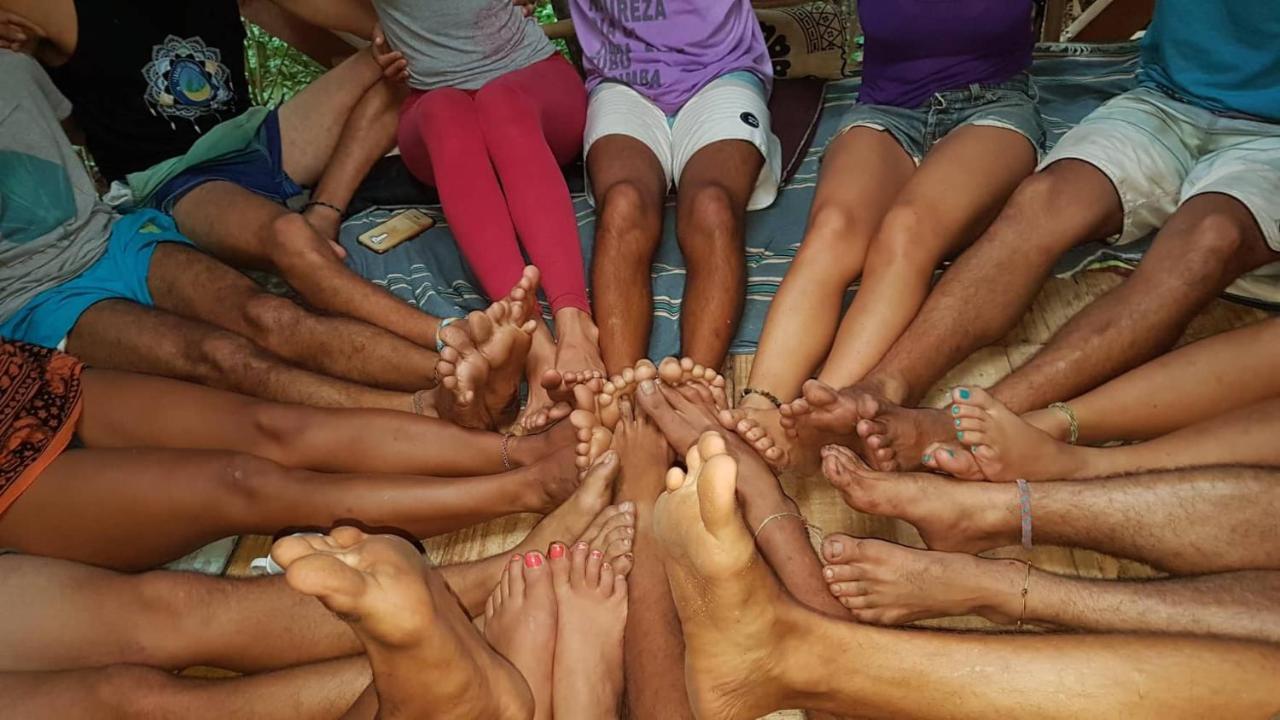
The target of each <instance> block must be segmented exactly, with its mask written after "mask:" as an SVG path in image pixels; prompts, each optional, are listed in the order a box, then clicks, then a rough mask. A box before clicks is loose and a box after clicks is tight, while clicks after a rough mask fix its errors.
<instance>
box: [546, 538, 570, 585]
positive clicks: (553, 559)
mask: <svg viewBox="0 0 1280 720" xmlns="http://www.w3.org/2000/svg"><path fill="white" fill-rule="evenodd" d="M547 565H548V566H549V567H550V568H551V582H552V583H553V584H554V585H555V587H556V589H557V590H564V589H565V588H567V587H568V586H569V568H570V562H569V558H568V548H566V547H565V546H564V543H558V542H554V543H551V547H549V548H547Z"/></svg>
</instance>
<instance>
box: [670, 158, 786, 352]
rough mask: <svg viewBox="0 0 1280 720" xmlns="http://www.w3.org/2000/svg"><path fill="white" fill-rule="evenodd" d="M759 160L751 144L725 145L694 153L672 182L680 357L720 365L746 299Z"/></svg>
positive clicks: (760, 164)
mask: <svg viewBox="0 0 1280 720" xmlns="http://www.w3.org/2000/svg"><path fill="white" fill-rule="evenodd" d="M763 164H764V158H763V157H761V155H760V151H759V150H758V149H756V147H755V146H754V145H751V144H750V143H747V142H745V141H742V140H722V141H718V142H714V143H712V144H710V145H707V146H705V147H703V148H702V149H700V150H698V152H697V153H695V154H694V155H693V157H692V158H690V159H689V162H688V163H687V164H686V165H685V166H684V172H683V173H682V174H681V175H680V178H679V180H678V181H677V187H678V190H677V193H676V238H677V239H678V240H679V242H680V251H681V252H682V253H683V254H684V260H685V266H686V271H687V273H688V275H687V278H686V280H685V297H684V304H683V306H682V307H683V313H682V314H681V317H680V338H681V341H680V342H681V354H682V355H684V356H685V357H690V358H693V359H694V360H695V361H696V362H698V363H701V364H702V365H705V366H707V367H712V368H719V367H721V366H722V365H723V364H724V358H725V355H726V354H727V353H728V352H729V342H730V341H731V340H732V339H733V335H734V333H735V332H737V329H738V320H739V319H740V318H741V316H742V306H743V303H744V302H745V299H746V282H747V275H746V273H747V271H746V257H745V248H744V246H743V242H744V234H745V232H746V214H747V201H748V200H749V199H750V198H751V193H752V192H753V191H754V190H755V186H756V179H757V178H758V177H759V175H760V167H761V166H762V165H763Z"/></svg>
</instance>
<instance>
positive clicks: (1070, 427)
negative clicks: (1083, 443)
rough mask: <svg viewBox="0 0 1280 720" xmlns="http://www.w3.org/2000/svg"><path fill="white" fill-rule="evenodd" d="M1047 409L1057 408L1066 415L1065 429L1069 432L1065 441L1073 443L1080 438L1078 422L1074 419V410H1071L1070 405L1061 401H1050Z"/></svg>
mask: <svg viewBox="0 0 1280 720" xmlns="http://www.w3.org/2000/svg"><path fill="white" fill-rule="evenodd" d="M1049 409H1050V410H1057V411H1058V412H1060V413H1062V414H1063V415H1065V416H1067V431H1068V433H1069V434H1068V437H1067V443H1068V444H1070V445H1075V444H1076V441H1077V440H1079V439H1080V422H1079V421H1078V420H1076V411H1075V410H1072V409H1071V406H1070V405H1068V404H1066V403H1063V402H1056V403H1050V404H1049Z"/></svg>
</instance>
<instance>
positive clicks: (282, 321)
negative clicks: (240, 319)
mask: <svg viewBox="0 0 1280 720" xmlns="http://www.w3.org/2000/svg"><path fill="white" fill-rule="evenodd" d="M242 313H243V316H244V320H245V324H246V325H247V326H248V328H249V334H250V336H251V337H253V338H256V339H260V340H263V341H266V340H270V339H272V338H279V337H281V335H282V334H291V331H293V330H296V329H297V328H298V326H299V325H301V324H302V323H304V322H306V321H307V320H308V319H309V318H310V313H308V312H307V311H306V310H304V309H303V308H302V307H301V306H300V305H298V304H297V303H296V302H294V301H292V300H290V299H289V298H286V297H281V296H279V295H272V294H271V293H268V292H260V293H255V294H254V295H252V296H250V297H249V299H248V300H246V301H245V304H244V308H243V310H242ZM264 344H265V342H264Z"/></svg>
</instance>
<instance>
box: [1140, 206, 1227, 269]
mask: <svg viewBox="0 0 1280 720" xmlns="http://www.w3.org/2000/svg"><path fill="white" fill-rule="evenodd" d="M1248 237H1249V233H1248V230H1247V228H1245V227H1244V226H1242V225H1241V222H1240V220H1239V219H1237V218H1235V217H1232V216H1231V215H1228V214H1226V213H1218V212H1211V213H1207V214H1205V215H1201V216H1199V217H1197V218H1195V219H1194V220H1192V221H1191V222H1189V223H1187V224H1186V226H1185V227H1183V228H1182V232H1179V233H1177V235H1176V236H1175V238H1176V239H1177V240H1178V241H1179V242H1178V243H1177V244H1178V245H1179V246H1180V248H1179V254H1181V255H1183V256H1184V262H1182V263H1181V264H1183V265H1188V266H1191V267H1197V266H1199V267H1203V268H1205V269H1209V268H1222V267H1223V266H1224V265H1226V264H1227V261H1229V260H1230V259H1232V258H1234V257H1236V256H1237V255H1239V254H1240V252H1241V251H1242V250H1243V249H1244V246H1245V242H1246V241H1247V240H1248ZM1159 241H1160V239H1159V238H1157V242H1159Z"/></svg>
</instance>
